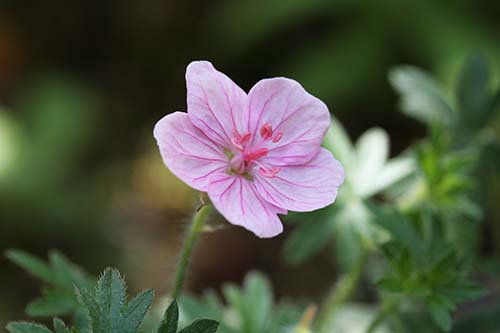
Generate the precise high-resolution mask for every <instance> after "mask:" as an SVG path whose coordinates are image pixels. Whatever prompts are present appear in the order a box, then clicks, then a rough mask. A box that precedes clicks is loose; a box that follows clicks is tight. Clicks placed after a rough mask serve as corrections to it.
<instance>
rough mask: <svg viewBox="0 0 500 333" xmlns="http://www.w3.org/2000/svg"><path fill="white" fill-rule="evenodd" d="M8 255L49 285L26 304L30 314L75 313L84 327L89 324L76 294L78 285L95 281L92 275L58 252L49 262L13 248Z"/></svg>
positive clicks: (88, 285) (77, 319)
mask: <svg viewBox="0 0 500 333" xmlns="http://www.w3.org/2000/svg"><path fill="white" fill-rule="evenodd" d="M6 256H7V258H9V259H10V260H11V261H12V262H14V263H16V264H17V265H19V266H20V267H22V268H23V269H25V270H26V271H28V272H29V273H30V274H32V275H33V276H35V277H37V278H39V279H40V280H41V281H42V282H43V283H44V284H45V285H44V287H43V288H42V296H41V297H39V298H37V299H35V300H33V301H32V302H30V303H29V304H28V306H27V307H26V313H27V314H28V315H29V316H32V317H53V316H65V315H72V316H74V318H75V320H76V321H78V322H80V323H81V324H80V325H81V327H84V326H85V325H86V319H85V315H84V314H83V311H82V308H81V306H80V304H79V303H78V300H77V298H76V296H75V294H74V288H75V286H79V287H83V288H90V287H92V286H93V285H94V283H95V281H94V279H93V278H92V277H90V276H89V275H88V274H87V273H85V272H84V271H83V270H82V269H81V268H80V267H78V266H76V265H75V264H73V263H72V262H70V261H69V260H68V259H67V258H66V257H65V256H64V255H62V254H61V253H60V252H58V251H50V252H49V260H48V263H45V262H44V261H42V260H40V259H39V258H37V257H35V256H33V255H31V254H28V253H26V252H23V251H20V250H9V251H7V252H6Z"/></svg>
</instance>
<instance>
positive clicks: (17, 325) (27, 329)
mask: <svg viewBox="0 0 500 333" xmlns="http://www.w3.org/2000/svg"><path fill="white" fill-rule="evenodd" d="M7 331H9V332H10V333H52V331H51V330H49V329H48V328H47V326H44V325H40V324H35V323H28V322H22V321H18V322H11V323H9V324H8V325H7Z"/></svg>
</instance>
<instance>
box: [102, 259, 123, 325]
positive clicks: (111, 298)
mask: <svg viewBox="0 0 500 333" xmlns="http://www.w3.org/2000/svg"><path fill="white" fill-rule="evenodd" d="M96 301H97V304H98V306H99V309H100V311H101V316H102V319H103V320H102V321H103V329H104V330H105V332H116V333H119V330H120V327H119V323H120V322H122V321H123V316H122V313H121V309H122V307H123V306H124V305H125V283H124V281H123V278H122V277H121V275H120V273H119V272H118V270H116V269H111V268H108V269H106V270H105V271H104V273H103V274H102V275H101V277H100V279H99V281H98V282H97V291H96ZM121 329H123V328H121ZM103 333H104V332H103ZM120 333H121V332H120Z"/></svg>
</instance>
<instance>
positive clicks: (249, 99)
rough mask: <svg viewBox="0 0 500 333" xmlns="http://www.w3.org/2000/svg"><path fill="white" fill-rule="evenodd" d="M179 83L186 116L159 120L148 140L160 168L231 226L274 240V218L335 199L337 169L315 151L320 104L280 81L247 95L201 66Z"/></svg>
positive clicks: (323, 120)
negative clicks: (206, 199) (151, 141)
mask: <svg viewBox="0 0 500 333" xmlns="http://www.w3.org/2000/svg"><path fill="white" fill-rule="evenodd" d="M186 83H187V108H188V112H187V113H184V112H174V113H172V114H169V115H167V116H165V117H164V118H163V119H161V120H160V121H159V122H158V123H157V124H156V126H155V129H154V136H155V138H156V140H157V142H158V145H159V147H160V152H161V155H162V157H163V161H164V162H165V164H166V166H167V167H168V168H169V169H170V170H171V171H172V172H173V173H174V174H175V175H176V176H177V177H179V178H180V179H181V180H183V181H184V182H185V183H187V184H188V185H189V186H191V187H193V188H195V189H197V190H199V191H204V192H207V193H208V196H209V198H210V200H211V201H212V203H213V205H214V206H215V208H216V209H217V210H218V211H219V212H220V213H221V214H222V215H223V216H224V217H225V218H226V219H227V220H228V221H229V222H230V223H232V224H235V225H240V226H243V227H245V228H247V229H248V230H250V231H252V232H253V233H255V234H256V235H257V236H259V237H273V236H276V235H278V234H279V233H281V232H282V231H283V225H282V223H281V221H280V219H279V218H278V216H277V214H287V212H288V210H292V211H299V212H303V211H311V210H315V209H318V208H322V207H325V206H327V205H330V204H331V203H333V202H334V201H335V198H336V196H337V189H338V187H339V186H340V184H341V183H342V182H343V180H344V171H343V168H342V166H341V165H340V163H339V162H338V161H337V160H335V159H334V158H333V156H332V154H331V153H330V152H329V151H327V150H326V149H323V148H321V147H320V144H321V142H322V141H323V137H324V136H325V133H326V131H327V130H328V127H329V125H330V114H329V112H328V108H327V107H326V105H325V104H324V103H323V102H321V101H320V100H319V99H317V98H315V97H314V96H312V95H310V94H309V93H307V92H306V91H305V90H304V88H302V86H301V85H300V84H299V83H297V82H296V81H294V80H290V79H287V78H272V79H264V80H261V81H259V82H258V83H257V84H256V85H255V86H254V87H253V88H252V89H251V90H250V92H249V93H248V94H246V93H245V92H244V91H243V90H242V89H241V88H240V87H239V86H237V85H236V84H235V83H234V82H233V81H232V80H231V79H230V78H228V77H227V76H226V75H224V74H223V73H221V72H219V71H217V70H216V69H215V68H214V67H213V66H212V64H211V63H210V62H207V61H195V62H192V63H191V64H189V66H188V67H187V70H186Z"/></svg>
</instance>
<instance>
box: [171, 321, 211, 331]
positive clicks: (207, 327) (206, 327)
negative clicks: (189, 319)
mask: <svg viewBox="0 0 500 333" xmlns="http://www.w3.org/2000/svg"><path fill="white" fill-rule="evenodd" d="M217 327H219V323H218V322H216V321H215V320H210V319H198V320H196V321H195V322H193V323H192V324H190V325H189V326H187V327H185V328H183V329H182V330H180V331H179V333H215V332H216V331H217Z"/></svg>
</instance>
